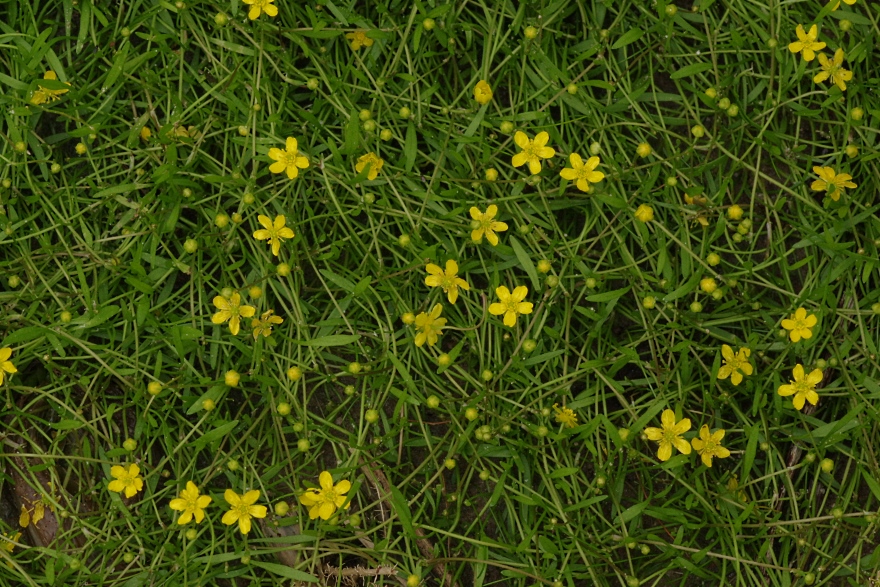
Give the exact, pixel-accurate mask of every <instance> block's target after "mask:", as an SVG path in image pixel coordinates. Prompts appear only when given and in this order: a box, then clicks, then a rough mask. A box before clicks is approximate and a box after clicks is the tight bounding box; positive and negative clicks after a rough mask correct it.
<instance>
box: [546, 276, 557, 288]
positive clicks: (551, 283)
mask: <svg viewBox="0 0 880 587" xmlns="http://www.w3.org/2000/svg"><path fill="white" fill-rule="evenodd" d="M557 285H559V278H558V277H556V276H555V275H549V276H547V287H549V288H551V289H552V288H554V287H556V286H557Z"/></svg>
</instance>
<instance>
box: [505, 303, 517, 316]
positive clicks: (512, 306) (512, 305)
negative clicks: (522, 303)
mask: <svg viewBox="0 0 880 587" xmlns="http://www.w3.org/2000/svg"><path fill="white" fill-rule="evenodd" d="M505 303H506V304H507V311H508V312H513V313H514V314H519V302H517V301H516V300H507V302H505Z"/></svg>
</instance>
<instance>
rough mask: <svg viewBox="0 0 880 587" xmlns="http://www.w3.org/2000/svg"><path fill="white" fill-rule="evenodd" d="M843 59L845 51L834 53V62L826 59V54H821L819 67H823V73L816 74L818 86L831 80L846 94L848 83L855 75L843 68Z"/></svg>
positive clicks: (814, 80)
mask: <svg viewBox="0 0 880 587" xmlns="http://www.w3.org/2000/svg"><path fill="white" fill-rule="evenodd" d="M843 59H844V56H843V49H838V50H837V51H835V52H834V58H833V60H829V59H828V58H827V57H825V54H824V53H819V65H821V66H822V71H820V72H819V73H817V74H816V77H814V78H813V82H814V83H817V84H818V83H820V82H824V81H825V80H826V79H829V78H830V79H831V83H833V84H835V85H837V87H838V88H840V91H841V92H845V91H846V82H848V81H849V80H851V79H852V77H853V73H852V72H851V71H849V70H848V69H844V68H843Z"/></svg>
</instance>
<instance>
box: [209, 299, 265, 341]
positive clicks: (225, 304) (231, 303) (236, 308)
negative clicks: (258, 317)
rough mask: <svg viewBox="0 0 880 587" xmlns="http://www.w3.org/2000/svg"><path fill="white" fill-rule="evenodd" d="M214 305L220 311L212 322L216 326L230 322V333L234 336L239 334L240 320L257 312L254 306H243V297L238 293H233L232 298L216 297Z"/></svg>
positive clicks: (212, 317)
mask: <svg viewBox="0 0 880 587" xmlns="http://www.w3.org/2000/svg"><path fill="white" fill-rule="evenodd" d="M214 305H215V306H216V307H217V309H219V310H220V311H219V312H217V313H216V314H214V315H213V316H211V322H213V323H214V324H223V323H224V322H226V321H227V320H229V332H231V333H232V334H233V336H235V335H237V334H238V329H239V320H240V318H250V317H251V316H253V315H254V313H255V312H256V311H257V310H256V308H254V307H253V306H242V305H241V295H239V293H238V292H235V293H233V294H232V295H231V296H230V297H228V298H224V297H223V296H216V297H215V298H214Z"/></svg>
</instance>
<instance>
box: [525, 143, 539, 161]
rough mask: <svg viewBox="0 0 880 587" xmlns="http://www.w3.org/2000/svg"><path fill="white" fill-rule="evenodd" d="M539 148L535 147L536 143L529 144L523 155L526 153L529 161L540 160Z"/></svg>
mask: <svg viewBox="0 0 880 587" xmlns="http://www.w3.org/2000/svg"><path fill="white" fill-rule="evenodd" d="M537 151H538V147H536V146H535V144H534V143H529V146H528V147H526V148H525V149H523V153H525V154H526V155H527V156H528V158H529V159H537V158H538V153H537Z"/></svg>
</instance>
